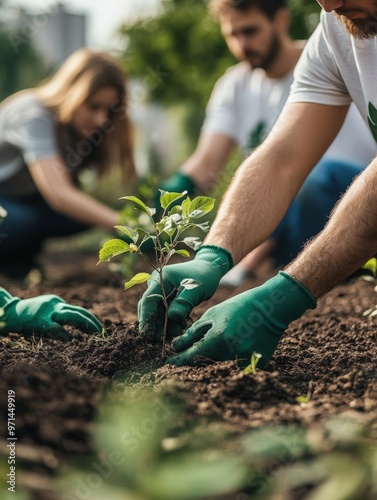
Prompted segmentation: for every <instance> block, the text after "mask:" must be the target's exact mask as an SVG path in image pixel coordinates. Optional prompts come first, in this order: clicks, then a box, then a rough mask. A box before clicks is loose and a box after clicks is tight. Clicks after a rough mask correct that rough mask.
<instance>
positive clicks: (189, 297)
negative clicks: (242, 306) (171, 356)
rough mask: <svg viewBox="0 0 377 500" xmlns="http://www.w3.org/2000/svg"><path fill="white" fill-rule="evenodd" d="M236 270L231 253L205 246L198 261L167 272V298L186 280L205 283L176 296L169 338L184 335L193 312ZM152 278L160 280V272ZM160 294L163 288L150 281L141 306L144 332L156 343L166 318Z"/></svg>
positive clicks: (141, 324)
mask: <svg viewBox="0 0 377 500" xmlns="http://www.w3.org/2000/svg"><path fill="white" fill-rule="evenodd" d="M232 266H233V259H232V256H231V254H230V253H229V252H228V250H225V249H224V248H220V247H216V246H213V245H203V246H201V247H200V249H199V250H198V252H197V253H196V256H195V259H194V260H192V261H190V262H185V263H183V264H173V265H171V266H166V267H165V268H164V270H163V279H164V288H165V291H166V294H167V295H169V294H170V293H172V292H174V290H178V288H179V287H180V284H181V281H182V280H184V279H187V278H191V279H194V280H196V281H198V282H200V283H201V285H199V286H197V287H195V288H192V289H191V290H187V289H181V290H179V291H178V293H176V294H174V293H173V295H172V299H173V300H171V302H170V306H169V313H168V318H169V329H168V336H169V338H172V337H175V336H177V335H180V334H181V333H182V331H183V330H184V329H185V327H186V320H187V318H188V317H189V315H190V313H191V311H192V309H193V308H194V307H195V306H197V305H198V304H200V303H201V302H203V301H205V300H208V299H209V298H211V297H212V295H213V294H214V293H215V291H216V289H217V287H218V285H219V281H220V280H221V278H222V277H223V276H224V274H225V273H227V272H228V271H229V269H230V268H231V267H232ZM152 276H153V277H154V278H155V279H158V273H157V272H156V271H154V273H153V274H152ZM156 294H161V286H160V284H159V283H156V282H155V281H154V280H149V281H148V288H147V290H146V292H145V293H144V295H143V297H142V299H141V300H140V302H139V304H138V314H139V321H140V324H139V329H140V332H141V333H143V334H146V335H148V337H149V338H150V339H151V340H152V341H157V340H159V339H161V338H162V336H163V325H164V318H165V307H164V304H163V302H162V299H161V298H160V297H156Z"/></svg>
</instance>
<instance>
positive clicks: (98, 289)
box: [0, 255, 377, 498]
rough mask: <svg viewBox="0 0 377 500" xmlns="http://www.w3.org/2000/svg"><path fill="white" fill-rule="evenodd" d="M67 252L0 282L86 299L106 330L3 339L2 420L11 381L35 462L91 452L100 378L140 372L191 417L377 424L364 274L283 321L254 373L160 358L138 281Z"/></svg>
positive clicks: (373, 339)
mask: <svg viewBox="0 0 377 500" xmlns="http://www.w3.org/2000/svg"><path fill="white" fill-rule="evenodd" d="M68 257H69V256H68ZM69 258H70V263H67V262H66V260H65V259H67V255H54V256H50V257H49V258H46V262H45V264H46V271H47V281H46V282H44V283H43V284H41V285H38V286H36V287H34V288H31V289H30V288H29V289H28V288H25V287H20V286H15V285H14V284H11V283H7V282H4V281H3V282H2V285H3V286H5V287H6V288H7V289H8V290H9V291H10V292H11V293H12V294H13V295H17V296H21V297H22V298H27V297H31V296H34V295H39V294H43V293H54V294H57V295H59V296H61V297H62V298H64V299H65V300H66V301H68V302H70V303H72V304H76V305H80V306H83V307H86V308H88V309H89V310H90V311H92V312H93V313H95V314H96V315H97V316H98V317H99V318H100V319H101V321H102V322H103V323H104V325H105V328H106V333H107V336H106V337H105V338H102V337H101V336H89V335H87V334H83V333H81V332H79V331H78V330H75V329H74V328H73V327H68V328H69V331H70V333H71V335H72V341H71V342H68V343H62V342H60V341H57V340H56V341H54V340H50V339H45V338H43V339H41V338H39V337H37V336H35V337H33V338H24V337H23V336H21V335H18V334H11V335H9V336H7V337H2V338H0V366H1V378H0V392H1V395H2V396H1V400H0V421H1V422H6V418H7V415H6V393H7V391H8V390H9V389H13V390H14V391H15V392H16V416H17V420H16V428H17V436H18V452H19V453H20V455H21V458H23V459H24V460H25V461H26V463H29V464H32V465H33V470H34V471H37V472H38V471H40V470H46V469H51V470H54V469H58V468H59V467H60V466H61V464H62V463H64V461H65V460H66V459H67V457H70V456H72V455H76V456H77V455H85V454H88V453H90V452H91V450H92V446H91V441H90V433H91V429H92V427H93V422H94V419H95V415H96V409H97V408H98V405H99V404H100V402H101V399H102V398H103V396H102V395H103V393H104V389H108V388H111V387H112V386H113V385H115V386H119V384H120V383H123V381H127V384H134V385H135V386H136V387H137V386H138V385H140V379H142V383H143V384H145V383H147V384H149V385H151V386H152V387H157V386H160V387H165V388H166V387H168V390H169V391H173V392H174V391H176V392H177V393H180V395H181V396H182V395H183V397H184V399H185V400H186V404H187V406H188V408H189V410H190V411H187V412H185V414H184V417H183V418H185V419H187V420H188V421H190V420H193V419H194V418H196V417H197V416H201V417H208V418H216V419H218V420H219V421H221V422H223V424H224V425H225V426H226V427H227V428H229V429H230V430H231V431H235V432H243V431H244V430H246V429H248V428H256V427H260V426H262V425H266V424H267V425H276V424H287V423H298V424H300V425H302V426H304V427H309V426H311V425H312V424H313V423H314V422H316V421H318V420H320V419H324V418H326V417H329V416H332V415H339V414H342V413H350V412H351V413H357V414H359V415H360V414H362V415H363V416H364V418H365V420H366V421H367V422H370V423H371V425H372V427H373V429H374V434H375V435H377V384H376V378H377V333H376V320H375V319H369V318H365V317H363V312H364V311H365V310H366V309H368V308H370V307H372V306H374V305H375V302H376V300H377V295H376V293H375V292H374V290H373V285H372V284H371V283H368V282H365V281H363V280H361V279H355V280H353V281H350V282H348V283H345V284H342V285H339V286H338V287H337V288H336V289H334V290H333V291H332V292H330V293H329V294H328V295H326V297H324V298H323V299H322V300H321V301H320V302H319V305H318V308H317V309H316V310H314V311H309V312H307V313H306V314H305V315H304V316H303V317H302V318H301V319H300V320H298V321H296V322H295V323H293V324H292V325H291V328H290V329H289V331H288V332H287V334H286V335H285V336H284V338H283V339H282V341H281V343H280V345H279V348H278V350H277V351H276V354H275V356H274V357H273V359H272V361H271V362H270V363H269V365H268V366H267V369H266V370H264V371H262V370H259V371H258V372H257V374H256V375H254V376H252V375H245V374H244V372H243V371H242V370H240V369H239V368H238V367H237V365H236V363H235V362H224V363H208V364H206V365H204V366H203V365H202V366H198V367H195V368H190V367H182V368H175V367H173V366H171V365H164V364H163V360H161V357H160V356H161V347H160V346H159V345H150V344H148V342H146V340H145V339H144V338H143V337H141V336H140V335H139V333H138V329H137V314H136V311H137V302H138V300H139V298H140V296H141V294H142V292H143V290H144V288H143V287H135V288H134V289H132V290H129V291H127V292H125V291H124V290H123V288H122V282H123V281H122V280H121V279H120V278H119V276H116V275H115V274H113V273H111V272H110V271H109V269H108V267H107V266H106V265H102V266H99V267H96V266H95V264H96V260H97V259H96V256H84V255H81V256H80V255H75V256H70V257H69ZM265 278H266V276H261V277H260V278H259V279H258V280H250V282H248V283H246V284H244V285H243V286H242V287H240V288H238V289H236V290H229V289H225V288H222V289H219V290H218V292H217V293H216V295H215V296H214V297H213V298H212V299H211V300H210V301H209V302H207V303H205V304H202V305H201V306H199V307H198V308H197V309H196V310H195V311H194V313H193V320H196V319H197V318H199V317H200V315H201V314H202V313H203V312H204V311H205V310H206V309H208V308H209V307H210V306H213V305H215V304H217V303H219V302H221V301H223V300H225V299H227V298H229V297H230V296H232V295H234V294H235V293H239V292H241V291H243V290H245V289H247V288H250V287H253V286H256V285H258V284H260V283H261V282H262V281H263V280H264V279H265ZM308 390H310V392H311V393H312V395H311V400H310V402H309V403H307V404H299V403H297V401H296V397H297V396H304V395H306V394H307V393H308ZM3 435H4V434H3ZM3 443H4V441H3ZM40 498H42V496H41V497H40Z"/></svg>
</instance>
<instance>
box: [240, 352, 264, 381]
mask: <svg viewBox="0 0 377 500" xmlns="http://www.w3.org/2000/svg"><path fill="white" fill-rule="evenodd" d="M261 357H262V354H259V352H255V351H254V352H253V354H252V355H251V358H250V364H249V365H248V366H247V367H246V368H245V369H244V373H246V375H255V374H256V373H257V364H258V363H259V360H260V359H261Z"/></svg>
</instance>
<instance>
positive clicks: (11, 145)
mask: <svg viewBox="0 0 377 500" xmlns="http://www.w3.org/2000/svg"><path fill="white" fill-rule="evenodd" d="M57 154H59V150H58V146H57V143H56V132H55V122H54V119H53V117H52V115H51V113H50V112H49V111H48V110H47V109H46V108H45V107H44V106H43V105H42V103H41V102H40V101H39V99H38V98H37V97H36V96H35V95H34V93H32V92H25V93H20V94H19V95H18V96H15V97H14V98H11V99H9V101H7V102H5V103H4V104H3V105H2V106H1V107H0V195H1V196H10V197H14V196H16V197H17V196H29V195H32V194H35V193H36V192H37V190H36V187H35V185H34V182H33V181H32V179H31V176H30V174H29V170H28V168H27V165H30V164H32V163H34V162H36V161H38V160H41V159H43V158H46V157H49V156H55V155H57Z"/></svg>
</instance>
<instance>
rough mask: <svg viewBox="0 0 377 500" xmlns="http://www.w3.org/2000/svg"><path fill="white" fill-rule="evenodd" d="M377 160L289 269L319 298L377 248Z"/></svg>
mask: <svg viewBox="0 0 377 500" xmlns="http://www.w3.org/2000/svg"><path fill="white" fill-rule="evenodd" d="M376 193H377V159H375V160H373V162H372V163H371V164H370V165H369V167H368V168H367V169H366V170H364V171H363V172H362V173H361V174H360V175H359V176H358V177H357V179H356V180H355V181H354V182H353V183H352V184H351V186H350V188H349V189H348V191H347V192H346V194H345V195H344V196H343V198H342V200H341V201H340V202H339V204H338V205H337V207H336V208H335V209H334V211H333V213H332V215H331V217H330V220H329V222H328V223H327V225H326V226H325V228H324V230H323V231H322V232H321V233H320V234H319V235H318V236H317V237H316V238H315V239H314V240H313V241H312V242H311V243H309V244H308V245H307V246H306V247H305V249H304V250H303V252H302V253H301V254H300V255H299V256H298V257H297V259H296V260H295V261H294V262H293V263H291V264H290V265H289V266H288V267H287V269H286V272H287V273H289V274H291V275H292V276H294V277H295V278H296V279H297V280H298V281H299V282H300V283H302V284H303V285H304V286H305V287H306V288H307V289H308V290H309V291H310V292H311V293H312V295H313V296H314V297H315V298H316V299H318V298H319V297H321V296H322V295H323V294H325V293H326V292H328V291H329V290H331V288H333V287H334V286H335V285H337V284H338V283H340V281H342V280H343V279H344V278H346V277H347V276H349V275H350V274H351V273H352V272H353V271H355V270H356V269H359V268H360V267H361V266H362V265H363V264H365V262H366V261H367V260H368V259H369V258H371V257H372V256H373V255H374V254H375V253H376V251H377V196H376Z"/></svg>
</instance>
